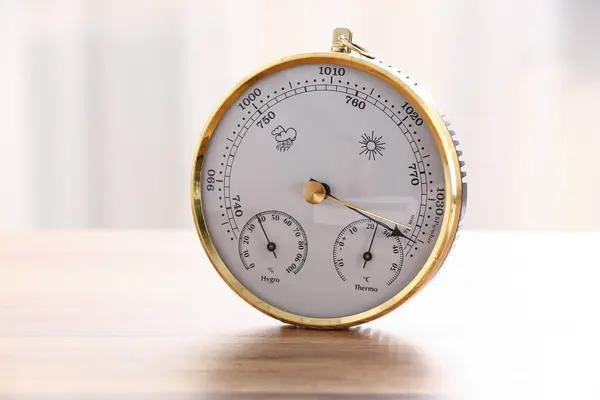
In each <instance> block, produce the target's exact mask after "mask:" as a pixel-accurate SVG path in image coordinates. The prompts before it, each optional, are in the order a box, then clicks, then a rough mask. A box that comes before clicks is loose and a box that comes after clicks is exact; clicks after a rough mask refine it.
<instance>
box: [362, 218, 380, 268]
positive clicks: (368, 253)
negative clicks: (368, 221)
mask: <svg viewBox="0 0 600 400" xmlns="http://www.w3.org/2000/svg"><path fill="white" fill-rule="evenodd" d="M377 228H379V226H378V225H377V224H375V230H374V231H373V236H372V237H371V244H369V250H367V251H366V252H365V253H364V254H363V260H365V263H364V264H363V268H365V267H366V266H367V261H371V260H372V259H373V253H371V247H373V240H375V234H376V233H377Z"/></svg>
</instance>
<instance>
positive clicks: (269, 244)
mask: <svg viewBox="0 0 600 400" xmlns="http://www.w3.org/2000/svg"><path fill="white" fill-rule="evenodd" d="M257 219H258V224H259V225H260V228H261V229H262V231H263V233H264V234H265V239H267V250H269V251H270V252H271V253H273V256H274V257H275V258H277V254H275V249H276V248H277V246H276V245H275V243H273V242H271V241H270V240H269V236H268V235H267V231H265V227H264V226H263V224H262V221H261V220H260V216H259V217H258V218H257Z"/></svg>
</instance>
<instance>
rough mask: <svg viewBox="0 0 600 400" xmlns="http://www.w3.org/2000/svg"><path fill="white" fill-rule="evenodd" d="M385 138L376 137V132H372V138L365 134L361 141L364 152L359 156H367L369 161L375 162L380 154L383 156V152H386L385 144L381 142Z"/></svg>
mask: <svg viewBox="0 0 600 400" xmlns="http://www.w3.org/2000/svg"><path fill="white" fill-rule="evenodd" d="M381 139H383V136H379V137H375V131H373V132H371V136H370V137H369V135H367V134H366V133H363V134H362V136H361V139H360V142H358V143H359V144H360V148H361V149H362V151H361V152H360V153H359V154H366V155H367V156H368V157H369V160H373V161H375V156H376V155H377V154H379V155H380V156H383V150H385V147H383V145H385V143H384V142H382V141H381Z"/></svg>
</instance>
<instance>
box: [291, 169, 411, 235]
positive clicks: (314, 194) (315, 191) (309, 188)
mask: <svg viewBox="0 0 600 400" xmlns="http://www.w3.org/2000/svg"><path fill="white" fill-rule="evenodd" d="M302 194H303V196H304V200H306V201H307V202H308V203H310V204H319V203H321V202H322V201H323V200H325V199H331V200H333V201H335V202H336V203H338V204H341V205H343V206H344V207H347V208H349V209H351V210H352V211H355V212H357V213H359V214H360V215H362V216H364V217H367V218H368V219H370V220H371V221H373V222H376V223H378V224H379V225H381V226H383V227H384V228H386V229H388V230H390V231H391V232H392V236H402V237H404V238H407V239H409V238H408V237H407V236H406V235H404V234H402V232H400V229H398V226H401V227H403V228H404V229H406V230H409V231H410V230H412V228H411V227H410V226H408V225H405V224H403V223H400V222H396V221H394V220H391V219H389V218H385V217H382V216H381V215H378V214H375V213H372V212H370V211H367V210H364V209H362V208H360V207H357V206H355V205H353V204H350V203H347V202H345V201H343V200H340V199H338V198H337V197H335V196H334V195H332V194H331V190H329V186H328V185H327V184H324V183H321V182H319V181H316V180H314V179H312V178H311V179H310V181H309V182H308V183H307V184H306V186H304V191H303V193H302ZM372 217H373V218H372ZM374 218H377V219H374ZM379 220H383V221H387V222H389V223H391V224H394V225H395V226H394V227H393V228H392V227H390V226H388V225H386V224H384V223H382V222H381V221H379Z"/></svg>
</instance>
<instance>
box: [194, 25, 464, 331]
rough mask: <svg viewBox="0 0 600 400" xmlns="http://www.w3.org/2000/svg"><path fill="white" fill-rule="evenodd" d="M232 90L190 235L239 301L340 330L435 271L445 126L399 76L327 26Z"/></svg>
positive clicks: (450, 163) (199, 180)
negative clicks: (317, 39) (307, 46)
mask: <svg viewBox="0 0 600 400" xmlns="http://www.w3.org/2000/svg"><path fill="white" fill-rule="evenodd" d="M331 50H332V51H331V52H323V53H308V54H299V55H294V56H290V57H285V58H282V59H280V60H277V61H275V62H273V63H271V64H268V65H266V66H264V67H263V68H262V69H260V70H258V71H257V72H255V73H253V74H252V75H250V76H248V77H247V78H245V79H244V80H242V81H241V82H240V83H238V84H237V86H235V87H234V88H233V89H232V90H231V92H230V93H229V94H228V95H227V97H226V98H225V100H224V101H223V102H222V103H221V104H220V105H219V106H218V108H217V109H216V111H215V112H214V114H213V115H212V116H211V117H210V119H209V121H208V123H207V125H206V127H205V128H204V132H203V133H202V137H201V139H200V142H199V145H198V150H197V154H196V158H195V163H194V167H193V178H192V203H193V213H194V220H195V223H196V227H197V230H198V234H199V236H200V239H201V241H202V245H203V246H204V249H205V250H206V253H207V254H208V256H209V258H210V260H211V262H212V264H213V265H214V267H215V269H216V270H217V272H218V273H219V274H220V276H221V277H222V278H223V280H224V281H225V282H226V283H227V284H228V285H229V286H230V287H231V288H232V289H233V291H235V292H236V293H237V294H238V295H239V296H240V297H242V298H243V299H244V300H246V301H247V302H248V303H249V304H251V305H252V306H254V307H255V308H257V309H259V310H260V311H262V312H264V313H265V314H268V315H270V316H272V317H275V318H277V319H279V320H281V321H284V322H288V323H291V324H295V325H301V326H307V327H316V328H342V327H348V326H351V325H356V324H360V323H362V322H365V321H369V320H372V319H374V318H377V317H379V316H381V315H384V314H386V313H387V312H389V311H391V310H393V309H394V308H396V307H397V306H399V305H400V304H402V303H403V302H405V301H406V300H407V299H409V298H410V297H411V296H413V295H414V294H415V293H416V292H418V291H419V289H421V288H422V287H423V286H424V285H425V284H426V283H427V282H429V281H430V280H431V279H432V278H433V276H434V275H435V274H436V273H437V272H438V270H439V269H440V267H441V265H442V263H443V262H444V260H445V258H446V256H447V255H448V252H449V251H450V248H451V246H452V243H453V241H454V239H455V236H456V233H457V230H458V226H459V222H460V220H461V218H462V216H463V214H464V205H465V200H466V183H465V182H464V177H465V173H464V172H463V171H462V166H463V162H462V161H461V160H460V156H461V152H460V151H459V150H457V146H458V142H457V141H456V139H455V137H454V132H453V131H451V130H449V128H448V125H449V123H448V122H447V121H446V120H445V118H444V115H443V114H442V113H441V112H440V111H439V110H438V109H437V108H436V107H435V106H434V104H433V103H432V101H431V100H430V98H429V96H428V95H426V94H425V92H424V91H423V90H422V89H421V87H420V86H418V85H417V83H416V82H414V81H413V80H411V79H410V78H409V77H408V76H406V75H405V74H404V73H402V72H401V71H399V70H397V69H395V68H393V67H391V66H390V65H388V64H385V63H383V62H382V61H379V60H377V59H376V58H374V57H373V55H371V54H370V53H369V52H368V51H367V50H366V49H364V48H362V47H360V46H358V45H357V44H355V43H354V42H353V39H352V33H351V32H350V31H349V30H348V29H345V28H338V29H335V30H334V34H333V41H332V47H331Z"/></svg>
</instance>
